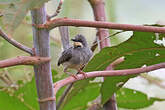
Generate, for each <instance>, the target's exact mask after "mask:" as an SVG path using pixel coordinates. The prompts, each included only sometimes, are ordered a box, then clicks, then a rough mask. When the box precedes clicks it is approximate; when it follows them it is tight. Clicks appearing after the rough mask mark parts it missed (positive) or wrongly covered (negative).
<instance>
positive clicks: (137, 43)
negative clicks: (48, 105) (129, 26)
mask: <svg viewBox="0 0 165 110" xmlns="http://www.w3.org/2000/svg"><path fill="white" fill-rule="evenodd" d="M162 38H163V35H159V36H156V35H155V34H154V33H147V32H134V33H133V35H132V36H131V38H130V39H128V40H127V41H126V42H124V43H122V44H119V45H117V46H114V47H106V48H104V49H102V50H101V51H100V52H99V53H98V54H96V55H95V56H94V57H93V59H92V60H91V61H90V62H89V64H88V65H87V66H86V68H85V69H84V71H97V70H104V69H105V68H106V67H107V66H108V65H109V64H110V63H112V62H113V61H114V60H116V59H117V58H120V57H122V56H124V57H125V61H124V62H123V63H121V64H119V66H117V69H127V68H137V67H141V66H144V65H151V64H156V63H160V62H164V61H165V60H164V55H165V51H164V50H165V48H164V46H163V45H162V44H157V43H156V41H157V40H162ZM132 77H135V75H129V76H115V77H106V78H105V80H104V82H103V83H102V86H101V89H100V92H101V96H102V100H101V101H102V104H104V103H105V102H106V101H107V100H108V99H109V98H110V97H111V96H112V94H113V93H114V92H116V91H117V90H118V89H119V88H121V87H122V86H123V85H124V84H125V82H126V81H127V80H128V79H129V78H132ZM90 80H93V79H90ZM90 80H83V81H79V82H76V83H75V84H74V88H73V89H72V91H71V92H70V93H69V95H68V96H67V99H66V100H65V102H64V103H65V104H64V105H65V106H69V105H67V104H69V102H70V101H72V100H74V99H75V98H74V97H79V94H78V93H79V91H81V92H82V91H83V90H84V89H85V88H86V87H88V86H87V85H91V84H90ZM94 92H95V91H94V90H93V91H90V93H88V94H85V92H84V97H85V96H86V97H88V96H89V95H90V94H93V93H94ZM99 95H100V94H98V95H97V96H96V97H98V96H99ZM96 97H95V98H96ZM74 101H76V100H74ZM74 101H73V102H74ZM88 101H90V100H88ZM86 104H87V102H86ZM86 104H84V106H86ZM139 108H140V107H139Z"/></svg>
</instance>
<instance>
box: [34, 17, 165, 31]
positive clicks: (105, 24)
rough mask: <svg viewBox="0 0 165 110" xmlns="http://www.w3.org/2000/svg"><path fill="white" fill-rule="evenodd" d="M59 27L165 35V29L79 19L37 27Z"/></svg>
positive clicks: (59, 20)
mask: <svg viewBox="0 0 165 110" xmlns="http://www.w3.org/2000/svg"><path fill="white" fill-rule="evenodd" d="M34 26H35V24H34ZM58 26H76V27H94V28H107V29H117V30H125V31H142V32H155V33H165V27H155V26H143V25H132V24H119V23H112V22H104V21H88V20H78V19H69V18H56V19H54V20H51V21H48V22H47V23H46V24H43V25H42V24H41V25H38V26H37V27H38V28H48V29H49V30H50V29H53V28H55V27H58Z"/></svg>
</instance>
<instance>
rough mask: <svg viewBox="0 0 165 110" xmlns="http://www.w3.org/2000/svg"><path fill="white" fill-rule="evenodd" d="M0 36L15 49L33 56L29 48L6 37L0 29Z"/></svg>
mask: <svg viewBox="0 0 165 110" xmlns="http://www.w3.org/2000/svg"><path fill="white" fill-rule="evenodd" d="M0 36H2V37H3V38H4V39H5V40H6V41H7V42H9V43H10V44H12V45H13V46H15V47H17V48H19V49H21V50H23V51H25V52H27V53H29V54H31V55H32V54H33V52H32V49H31V48H29V47H26V46H24V45H23V44H21V43H19V42H17V41H16V40H14V39H12V38H11V37H8V35H7V34H6V33H4V32H3V31H2V29H0Z"/></svg>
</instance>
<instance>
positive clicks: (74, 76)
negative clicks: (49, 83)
mask: <svg viewBox="0 0 165 110" xmlns="http://www.w3.org/2000/svg"><path fill="white" fill-rule="evenodd" d="M70 76H72V77H73V78H75V79H78V77H77V76H76V75H75V74H72V75H70Z"/></svg>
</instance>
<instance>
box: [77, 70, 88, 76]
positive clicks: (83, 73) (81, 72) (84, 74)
mask: <svg viewBox="0 0 165 110" xmlns="http://www.w3.org/2000/svg"><path fill="white" fill-rule="evenodd" d="M78 72H79V73H80V74H82V75H83V76H84V77H85V78H87V74H86V73H85V72H83V71H81V70H78Z"/></svg>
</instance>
